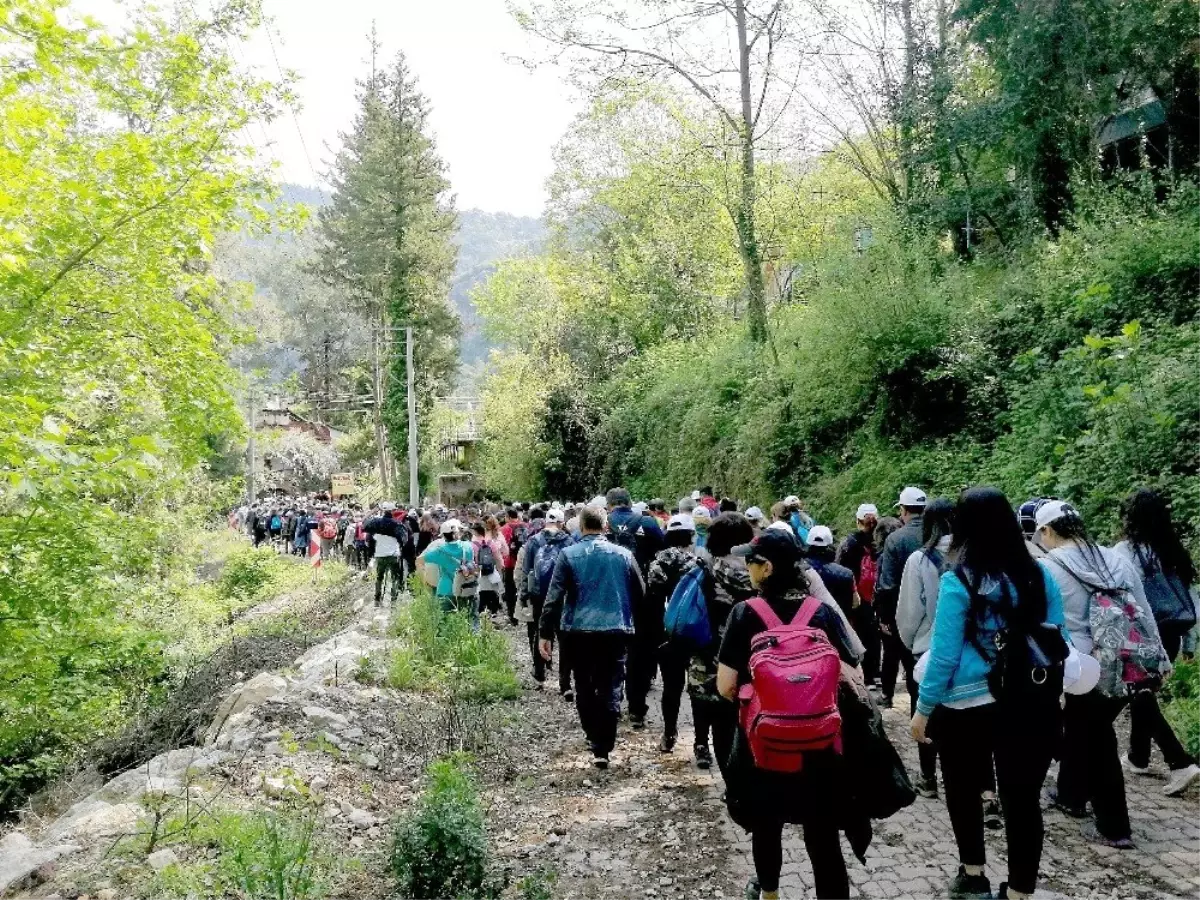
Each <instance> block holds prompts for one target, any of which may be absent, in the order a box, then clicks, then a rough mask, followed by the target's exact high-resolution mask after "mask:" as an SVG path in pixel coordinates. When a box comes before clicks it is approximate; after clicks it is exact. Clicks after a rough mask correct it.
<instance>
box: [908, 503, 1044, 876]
mask: <svg viewBox="0 0 1200 900" xmlns="http://www.w3.org/2000/svg"><path fill="white" fill-rule="evenodd" d="M951 554H952V556H953V559H954V564H953V569H952V570H951V571H948V572H946V573H945V574H943V575H942V576H941V579H940V582H941V583H940V587H939V590H938V601H937V609H936V612H935V618H934V624H933V633H932V639H931V642H930V646H929V651H928V654H929V662H928V665H927V667H926V670H925V673H924V677H923V678H922V680H921V687H920V695H919V697H918V699H917V710H916V712H915V713H914V715H913V717H912V734H913V739H914V740H916V741H917V743H919V744H924V743H926V741H927V740H930V739H933V740H935V741H936V742H937V745H938V751H939V754H940V756H941V759H942V779H943V783H944V785H945V789H946V809H947V811H948V812H949V814H950V825H951V827H952V828H953V830H954V839H955V842H956V843H957V844H958V855H959V862H960V865H959V869H958V874H957V875H956V876H955V877H954V879H953V880H952V881H951V882H950V888H949V896H951V897H990V896H991V884H990V882H989V881H988V878H987V876H986V875H985V874H984V871H983V868H984V864H985V862H986V861H987V860H986V851H985V848H984V839H983V834H984V821H983V813H984V810H983V806H982V804H980V802H979V798H980V794H981V792H982V791H983V789H984V787H985V784H986V780H987V778H988V773H989V771H990V769H991V766H992V760H993V759H995V767H996V780H997V782H998V784H999V788H1000V803H1001V806H1002V808H1003V811H1004V822H1005V826H1006V834H1007V839H1008V881H1007V882H1006V883H1002V884H1001V885H1000V890H999V896H1000V897H1028V896H1030V895H1031V894H1032V893H1033V891H1034V889H1035V887H1036V886H1037V877H1038V868H1039V866H1040V865H1041V858H1042V844H1043V837H1044V830H1043V823H1042V808H1041V787H1042V783H1043V782H1044V781H1045V779H1046V772H1047V771H1048V769H1049V768H1050V760H1051V759H1052V757H1053V755H1054V752H1055V748H1056V745H1057V743H1058V739H1057V736H1058V732H1059V729H1060V727H1061V718H1062V713H1061V710H1060V707H1059V696H1060V694H1061V693H1062V688H1063V683H1062V665H1061V663H1062V661H1063V660H1065V659H1066V656H1067V635H1066V631H1065V629H1064V628H1063V622H1064V615H1063V603H1062V597H1061V595H1060V594H1059V591H1058V587H1057V586H1056V584H1055V580H1054V578H1052V577H1051V575H1050V574H1049V573H1048V572H1047V571H1046V570H1045V569H1044V568H1043V567H1042V566H1040V565H1039V564H1038V563H1037V562H1035V561H1034V560H1033V558H1032V557H1030V555H1029V552H1028V551H1027V550H1026V549H1025V540H1024V537H1023V536H1022V534H1021V526H1020V525H1019V524H1018V522H1017V517H1016V514H1015V513H1014V512H1013V510H1012V507H1011V506H1010V505H1009V503H1008V499H1007V498H1006V497H1005V496H1004V494H1002V493H1001V492H1000V491H998V490H996V489H995V488H988V487H980V488H972V489H970V490H968V491H965V492H964V493H963V494H962V496H961V497H960V498H959V501H958V507H957V514H956V518H955V524H954V539H953V542H952V544H951ZM1047 626H1049V627H1047ZM1002 634H1003V635H1006V636H1008V637H1013V638H1015V641H1016V642H1019V643H1016V642H1015V648H1016V649H1014V651H1013V652H1012V653H1011V654H1010V655H1009V656H1008V657H1006V661H1005V662H1004V663H1003V665H1004V666H1005V667H1006V668H1000V667H1001V665H1002V661H1001V660H1000V658H999V654H1000V652H1001V650H1000V649H999V648H998V645H997V642H996V638H997V636H998V635H1002ZM1028 641H1036V642H1037V644H1038V647H1039V648H1040V649H1043V650H1044V653H1045V656H1046V657H1048V658H1049V659H1050V660H1057V661H1058V666H1057V671H1058V676H1057V679H1056V678H1054V677H1050V676H1049V675H1048V674H1047V671H1048V669H1043V670H1042V677H1041V679H1040V680H1038V679H1037V678H1036V677H1034V669H1033V668H1030V667H1028V664H1026V668H1025V670H1024V671H1022V670H1021V668H1020V665H1021V662H1020V660H1021V659H1023V658H1027V656H1026V657H1022V656H1021V655H1020V649H1021V648H1024V647H1025V646H1027V644H1026V642H1028ZM1001 643H1002V644H1003V641H1002V642H1001ZM1010 659H1011V660H1012V662H1011V664H1010V663H1009V662H1007V660H1010ZM997 670H998V671H1000V672H1002V673H1004V674H1005V676H1006V677H1005V678H1004V679H997V678H995V677H994V676H995V674H996V671H997ZM1009 673H1011V674H1009ZM1033 685H1045V689H1044V690H1039V689H1038V688H1036V687H1034V686H1033ZM1001 687H1004V688H1005V690H1004V691H1003V692H1002V693H1001V694H1000V695H999V696H996V695H994V694H993V693H992V692H993V690H1000V688H1001Z"/></svg>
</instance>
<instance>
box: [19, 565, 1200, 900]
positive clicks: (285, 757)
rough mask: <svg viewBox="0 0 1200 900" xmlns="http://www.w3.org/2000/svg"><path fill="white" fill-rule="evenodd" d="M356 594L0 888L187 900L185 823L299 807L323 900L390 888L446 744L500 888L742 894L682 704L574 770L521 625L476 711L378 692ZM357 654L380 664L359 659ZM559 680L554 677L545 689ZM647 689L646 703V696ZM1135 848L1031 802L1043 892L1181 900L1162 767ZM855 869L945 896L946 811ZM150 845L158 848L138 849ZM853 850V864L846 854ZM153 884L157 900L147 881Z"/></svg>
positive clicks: (194, 856) (1137, 805)
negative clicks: (484, 827)
mask: <svg viewBox="0 0 1200 900" xmlns="http://www.w3.org/2000/svg"><path fill="white" fill-rule="evenodd" d="M366 599H367V590H366V585H360V586H359V587H358V588H357V589H356V590H355V591H353V592H352V593H351V595H350V600H348V601H347V602H353V603H355V604H356V605H358V606H359V607H360V608H359V611H358V613H357V614H356V616H355V619H354V621H353V623H352V624H351V625H350V626H349V627H348V628H346V629H345V630H343V631H341V632H340V633H339V634H337V635H336V636H335V637H333V638H331V639H329V640H327V641H325V642H323V643H320V644H318V645H316V646H314V647H312V648H311V649H310V650H308V651H307V652H306V653H304V655H303V656H301V657H299V658H298V659H297V660H295V662H294V663H293V664H292V665H291V666H288V667H286V668H284V669H282V670H279V671H276V672H265V673H257V674H252V673H247V676H248V677H246V678H245V679H244V680H243V681H242V682H241V683H239V684H238V685H236V686H234V687H232V688H231V689H230V690H229V691H228V693H227V694H226V696H225V698H224V700H223V702H222V704H221V706H220V708H219V710H218V713H217V715H216V717H215V718H214V720H213V722H212V724H211V726H210V727H209V729H208V732H207V734H206V735H205V740H204V741H203V743H202V744H201V745H199V746H196V747H188V748H183V749H176V750H173V751H170V752H168V753H164V754H160V755H159V756H157V757H155V758H154V759H153V760H151V761H150V762H149V763H147V764H145V765H143V766H140V767H138V768H137V769H134V770H131V771H129V772H126V773H124V774H122V775H120V776H118V777H117V778H115V779H112V780H110V781H108V782H107V783H105V784H96V783H91V784H87V783H76V784H73V785H67V786H64V787H63V788H62V789H60V791H59V793H58V796H57V797H56V798H55V800H56V802H55V803H50V804H47V805H45V806H44V807H43V810H44V814H43V815H33V814H29V815H27V816H26V817H25V819H24V820H23V821H22V822H21V824H20V827H19V828H18V829H14V830H10V831H9V832H8V833H7V834H6V835H5V836H4V837H3V838H2V839H0V892H2V891H3V889H4V888H5V887H7V888H8V889H9V891H10V894H11V895H12V896H19V897H31V898H41V900H50V898H60V900H66V898H70V900H75V898H89V900H121V898H126V897H129V898H133V897H148V896H187V894H186V893H176V894H174V895H172V894H170V893H164V892H163V887H162V885H163V882H162V880H161V879H159V878H156V876H155V874H154V873H155V872H156V870H161V869H169V868H170V867H171V866H173V865H176V866H180V867H184V868H186V867H188V866H191V865H194V864H196V863H197V862H198V861H200V862H203V860H204V859H205V857H206V855H207V856H211V854H212V852H213V851H212V850H211V849H208V848H205V847H203V846H199V847H198V846H193V845H191V844H188V843H181V842H177V841H172V840H171V837H170V830H171V829H172V828H173V827H176V826H177V823H178V822H179V821H180V819H181V817H182V819H187V818H188V817H189V816H204V815H207V814H209V813H210V812H211V811H213V810H216V809H240V810H263V809H290V810H296V809H302V810H309V811H311V812H312V813H313V814H315V816H316V820H317V821H318V822H319V827H318V832H317V839H318V840H319V841H320V842H321V845H322V846H323V847H325V848H326V850H327V851H328V856H329V858H331V859H334V860H336V865H334V866H333V867H332V869H331V876H330V882H329V885H328V888H329V890H328V893H329V895H330V896H333V897H344V898H355V900H363V898H384V897H390V896H392V883H391V880H390V878H389V876H388V873H387V865H386V861H387V854H388V851H389V846H390V828H389V827H388V822H389V820H390V819H391V818H393V817H394V816H395V815H396V814H397V813H399V812H401V811H402V810H404V809H405V808H406V807H407V806H408V804H409V803H410V802H411V801H412V799H413V798H414V797H415V796H416V795H417V793H418V792H419V790H420V788H421V783H422V782H421V773H422V772H423V770H424V767H425V765H426V763H427V762H428V761H429V760H430V759H432V758H434V757H436V756H438V755H441V754H443V753H445V752H447V751H453V750H460V749H461V750H467V751H469V752H471V753H472V754H473V755H474V756H475V758H476V760H477V771H478V774H479V778H480V782H481V788H482V791H483V796H484V801H485V805H486V808H487V821H488V830H489V835H490V840H491V846H492V856H493V864H494V866H495V867H496V869H497V870H498V871H500V872H502V873H504V875H506V879H505V880H506V882H507V885H508V886H507V888H506V889H505V894H506V896H509V897H520V896H528V897H537V896H547V897H549V896H553V897H612V898H617V897H639V898H652V900H668V898H691V897H738V896H741V894H742V890H743V887H744V885H745V883H746V879H747V878H748V876H749V875H750V873H751V865H750V854H749V842H748V840H747V838H746V836H745V835H744V834H743V833H741V832H740V831H739V830H738V829H736V828H735V827H734V826H733V825H732V824H731V823H730V822H729V820H728V817H727V816H726V815H725V812H724V808H723V805H722V804H721V802H720V791H721V784H720V775H719V773H718V772H717V770H716V769H715V768H714V769H713V770H711V771H700V770H698V769H696V767H695V766H694V764H693V762H692V759H691V751H690V747H691V734H690V725H688V724H687V717H686V707H687V704H686V703H685V704H684V707H685V716H684V719H685V721H684V726H683V733H682V734H681V735H680V741H679V745H678V748H677V749H676V750H675V752H674V753H672V754H662V753H659V752H658V750H657V747H656V744H657V740H658V737H659V727H658V719H657V711H655V712H654V713H652V716H651V721H650V727H649V728H648V729H647V730H645V731H640V732H634V731H631V730H630V729H629V728H628V726H627V725H625V724H622V726H621V733H620V736H619V742H618V747H617V751H616V753H615V754H614V758H613V766H612V768H611V769H609V770H608V771H606V772H598V771H596V770H594V769H593V768H592V767H591V766H590V758H589V756H588V754H587V753H586V749H585V747H584V743H583V736H582V733H581V731H580V730H579V727H578V721H577V718H576V715H575V712H574V709H573V708H572V707H571V706H570V705H568V704H567V703H565V702H564V701H563V700H562V698H561V697H560V696H559V695H558V693H557V691H556V690H553V689H548V690H546V691H544V692H543V691H536V690H534V686H533V684H532V681H531V680H529V678H528V676H527V674H525V672H526V669H527V653H528V650H527V647H526V645H525V641H524V634H523V632H522V633H518V632H517V630H515V629H513V630H506V631H505V634H506V635H508V636H509V638H510V643H511V646H512V652H513V657H514V660H516V662H517V665H518V670H519V671H520V672H521V673H522V674H521V678H522V682H523V688H524V689H523V693H522V696H521V697H520V699H518V700H516V701H513V702H509V703H499V704H494V705H492V706H487V707H478V706H465V705H452V706H450V707H447V706H446V705H445V704H443V703H437V702H434V700H433V699H431V698H430V697H429V696H428V695H423V694H417V693H411V692H408V693H401V692H398V691H394V690H391V689H389V688H386V687H380V686H378V685H376V684H375V683H373V682H375V681H376V680H377V675H378V672H379V668H380V666H381V665H382V660H383V658H384V657H385V656H386V654H387V652H388V649H389V646H390V639H389V637H388V636H387V625H388V622H389V611H388V610H384V611H382V612H377V611H376V610H374V609H373V608H372V607H371V606H370V604H369V602H366V603H364V601H365V600H366ZM364 659H374V660H375V664H374V665H367V666H364V664H363V660H364ZM554 684H555V677H554V675H553V673H552V675H551V677H550V680H549V681H548V682H547V685H548V687H550V686H553V685H554ZM652 700H654V701H656V700H657V694H656V695H655V696H654V697H653V698H652ZM906 711H907V710H906V709H903V710H902V709H900V708H899V706H898V708H897V709H896V710H892V711H889V712H887V713H886V714H885V720H886V722H887V724H888V728H889V730H890V732H891V735H892V739H893V741H894V742H895V743H896V745H897V746H898V747H899V748H900V749H901V752H902V753H903V754H905V755H906V759H907V760H908V761H909V762H910V764H911V765H912V766H913V767H915V763H916V754H915V749H914V748H913V746H912V744H911V742H910V741H908V740H907V739H906V736H905V735H906V725H907V716H906V715H904V713H905V712H906ZM1128 789H1129V793H1130V807H1131V810H1132V812H1133V816H1134V827H1135V835H1134V836H1135V839H1136V840H1137V841H1138V844H1139V847H1138V849H1137V850H1135V851H1127V852H1124V853H1118V852H1117V851H1107V850H1105V849H1103V848H1095V847H1093V846H1091V845H1088V844H1086V843H1085V842H1083V841H1082V839H1080V838H1079V837H1078V823H1077V822H1074V821H1073V820H1067V819H1065V818H1064V817H1062V816H1061V815H1060V814H1059V813H1056V812H1049V813H1047V820H1046V821H1047V843H1046V855H1045V862H1044V866H1043V869H1044V877H1045V884H1044V889H1043V890H1042V891H1039V895H1043V896H1056V895H1062V896H1087V897H1097V898H1099V897H1126V896H1139V897H1167V896H1180V897H1189V896H1196V895H1197V892H1198V889H1200V817H1198V816H1197V812H1198V809H1197V793H1196V790H1195V788H1193V789H1192V791H1191V792H1190V793H1189V794H1188V796H1186V797H1184V798H1179V799H1170V798H1166V797H1163V796H1162V794H1161V779H1154V778H1131V779H1130V782H1129V786H1128ZM876 832H877V833H876V840H875V842H874V844H873V845H872V847H871V850H870V852H869V853H868V857H867V864H866V866H865V867H864V866H861V865H859V864H858V863H857V862H853V861H852V862H851V865H850V873H851V880H852V884H853V886H854V887H853V891H854V893H855V895H856V896H865V897H929V896H944V893H943V892H942V891H943V888H944V885H945V883H946V881H947V879H948V878H949V876H950V875H951V874H952V872H953V871H954V868H955V865H956V862H955V853H954V843H953V838H952V836H951V834H950V831H949V823H948V820H947V819H946V815H945V808H944V805H943V804H942V803H941V802H940V801H930V800H921V799H918V800H917V802H916V803H915V804H914V805H913V806H912V807H910V808H909V809H907V810H904V811H902V812H901V813H900V814H898V815H897V816H895V817H893V819H891V820H889V821H887V822H884V823H878V825H877V829H876ZM151 835H157V836H159V838H160V839H158V840H157V841H156V842H155V846H154V847H153V848H152V847H151V846H150V844H151V840H150V837H151ZM786 839H787V844H786V847H785V869H784V874H785V880H784V894H785V896H788V895H790V896H805V895H810V894H811V887H810V885H811V870H810V868H809V866H808V863H807V860H806V858H805V854H804V851H803V845H802V843H801V841H800V838H799V834H798V833H795V832H790V833H789V834H788V835H787V836H786ZM988 840H989V853H990V855H991V857H992V862H991V864H990V865H989V874H990V875H991V877H992V881H993V885H998V883H999V881H1000V880H1002V878H1003V877H1004V873H1003V869H1002V866H1003V838H1002V832H999V833H995V834H989V838H988ZM847 857H848V858H850V856H849V853H847ZM156 892H157V893H156Z"/></svg>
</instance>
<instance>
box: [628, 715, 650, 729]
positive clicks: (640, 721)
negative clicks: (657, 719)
mask: <svg viewBox="0 0 1200 900" xmlns="http://www.w3.org/2000/svg"><path fill="white" fill-rule="evenodd" d="M629 727H630V728H632V729H633V730H634V731H641V730H642V729H643V728H645V727H646V717H645V716H630V717H629Z"/></svg>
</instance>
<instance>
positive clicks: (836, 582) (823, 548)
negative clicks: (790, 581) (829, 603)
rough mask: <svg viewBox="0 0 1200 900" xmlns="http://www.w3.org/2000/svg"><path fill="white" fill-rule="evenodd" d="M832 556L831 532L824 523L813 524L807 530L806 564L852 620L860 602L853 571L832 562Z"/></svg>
mask: <svg viewBox="0 0 1200 900" xmlns="http://www.w3.org/2000/svg"><path fill="white" fill-rule="evenodd" d="M833 557H834V549H833V532H832V531H830V530H829V528H827V527H826V526H824V525H814V526H813V527H812V528H811V529H809V532H808V564H809V565H810V566H812V569H813V571H814V572H816V573H817V575H819V576H820V578H821V581H823V582H824V583H825V587H827V588H828V589H829V593H830V594H831V595H832V596H833V599H834V600H836V601H837V605H838V606H840V607H841V608H842V612H843V613H845V615H846V618H847V619H849V620H850V621H851V622H853V620H854V610H855V609H856V608H857V607H858V605H859V604H860V603H861V600H860V599H859V596H858V592H857V591H856V590H855V588H854V573H853V572H851V571H850V570H849V569H848V568H846V567H845V566H842V565H838V564H837V563H836V562H834V561H833Z"/></svg>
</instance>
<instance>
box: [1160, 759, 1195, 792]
mask: <svg viewBox="0 0 1200 900" xmlns="http://www.w3.org/2000/svg"><path fill="white" fill-rule="evenodd" d="M1197 778H1200V767H1197V766H1195V765H1191V766H1188V767H1187V768H1185V769H1176V770H1175V771H1174V772H1172V773H1171V777H1170V778H1168V779H1167V786H1166V787H1164V788H1163V793H1164V794H1166V795H1167V796H1168V797H1178V796H1179V795H1180V794H1182V793H1183V792H1184V791H1186V790H1187V789H1188V786H1189V785H1190V784H1191V783H1192V782H1193V781H1195V780H1196V779H1197Z"/></svg>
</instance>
